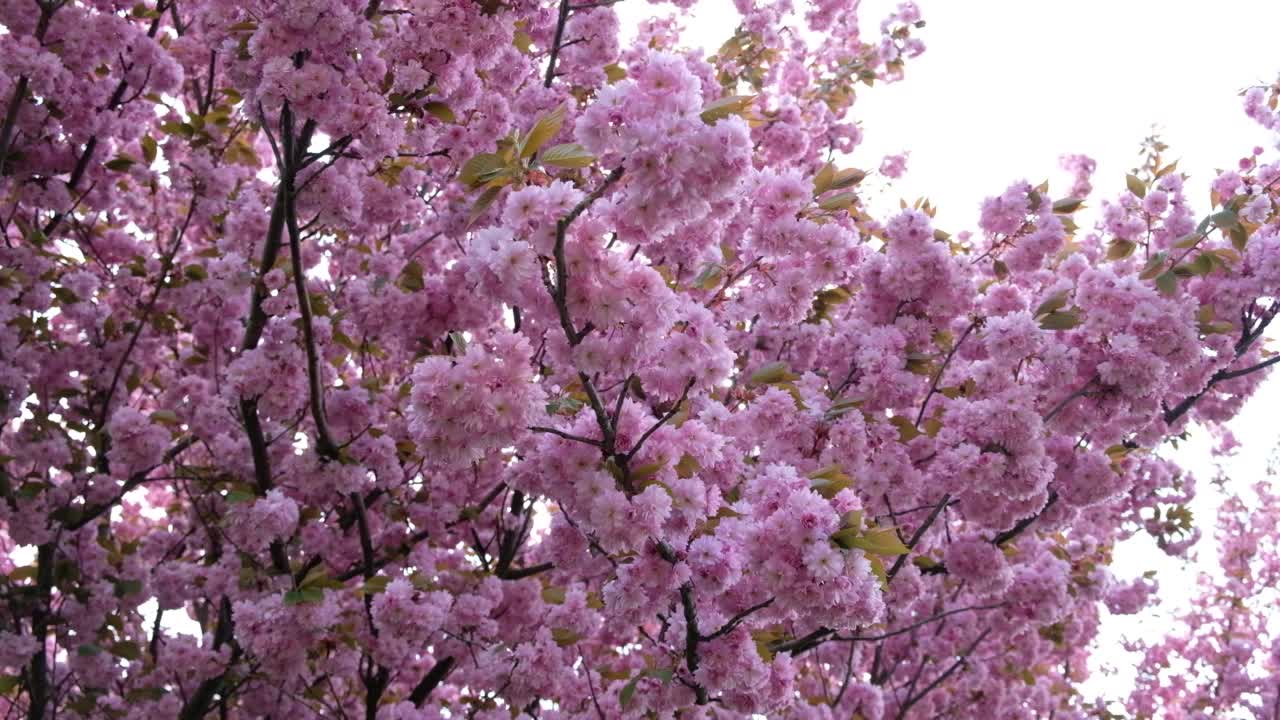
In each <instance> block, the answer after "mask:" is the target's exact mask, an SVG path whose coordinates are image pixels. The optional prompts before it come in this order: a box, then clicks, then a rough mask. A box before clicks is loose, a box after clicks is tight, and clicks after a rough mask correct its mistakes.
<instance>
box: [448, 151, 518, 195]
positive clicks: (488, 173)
mask: <svg viewBox="0 0 1280 720" xmlns="http://www.w3.org/2000/svg"><path fill="white" fill-rule="evenodd" d="M506 169H507V162H506V161H505V160H503V159H502V156H500V155H497V154H495V153H480V154H479V155H476V156H475V157H473V158H471V159H470V160H468V161H466V162H465V163H463V164H462V169H461V170H460V171H458V180H459V181H460V182H461V183H462V184H464V185H467V186H470V187H479V186H480V185H483V184H484V183H486V182H489V181H490V180H492V179H493V178H494V177H496V176H497V175H499V174H500V173H502V172H503V171H504V170H506Z"/></svg>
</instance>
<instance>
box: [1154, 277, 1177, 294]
mask: <svg viewBox="0 0 1280 720" xmlns="http://www.w3.org/2000/svg"><path fill="white" fill-rule="evenodd" d="M1156 288H1158V289H1159V290H1160V292H1162V293H1164V294H1165V295H1172V294H1174V293H1175V292H1177V291H1178V276H1177V275H1174V274H1173V272H1172V271H1166V272H1164V273H1161V274H1160V276H1159V277H1157V278H1156Z"/></svg>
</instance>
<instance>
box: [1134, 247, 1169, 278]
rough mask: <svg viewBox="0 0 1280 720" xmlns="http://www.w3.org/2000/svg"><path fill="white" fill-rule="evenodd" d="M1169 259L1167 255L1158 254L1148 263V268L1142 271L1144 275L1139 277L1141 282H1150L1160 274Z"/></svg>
mask: <svg viewBox="0 0 1280 720" xmlns="http://www.w3.org/2000/svg"><path fill="white" fill-rule="evenodd" d="M1167 258H1168V255H1166V254H1165V253H1162V252H1159V253H1156V254H1155V255H1154V256H1152V258H1151V259H1150V260H1148V261H1147V266H1146V267H1144V268H1143V269H1142V273H1141V274H1140V275H1138V279H1139V280H1150V279H1151V278H1153V277H1155V276H1157V275H1159V274H1160V270H1161V268H1163V267H1164V261H1165V260H1166V259H1167Z"/></svg>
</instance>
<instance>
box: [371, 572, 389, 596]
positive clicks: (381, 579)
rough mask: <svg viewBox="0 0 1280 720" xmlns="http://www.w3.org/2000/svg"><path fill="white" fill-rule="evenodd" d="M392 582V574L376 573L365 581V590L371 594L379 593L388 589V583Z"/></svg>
mask: <svg viewBox="0 0 1280 720" xmlns="http://www.w3.org/2000/svg"><path fill="white" fill-rule="evenodd" d="M390 584H391V576H389V575H375V576H373V577H371V578H369V579H368V580H365V581H364V591H365V593H366V594H369V595H377V594H378V593H380V592H383V591H385V590H386V589H387V585H390Z"/></svg>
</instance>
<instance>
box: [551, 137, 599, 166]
mask: <svg viewBox="0 0 1280 720" xmlns="http://www.w3.org/2000/svg"><path fill="white" fill-rule="evenodd" d="M595 161H596V156H595V155H592V154H591V153H589V152H587V149H586V148H584V147H582V146H581V145H579V144H578V143H563V144H561V145H552V146H551V147H549V148H547V149H546V150H543V151H542V154H540V155H538V162H540V163H542V164H543V165H550V166H552V167H560V168H584V167H588V166H589V165H591V163H593V162H595Z"/></svg>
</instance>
